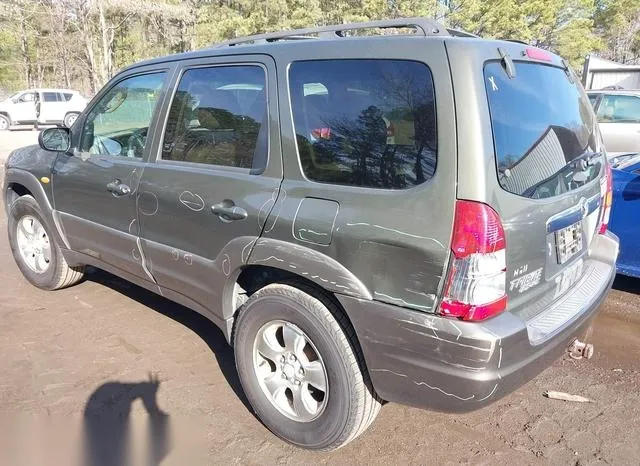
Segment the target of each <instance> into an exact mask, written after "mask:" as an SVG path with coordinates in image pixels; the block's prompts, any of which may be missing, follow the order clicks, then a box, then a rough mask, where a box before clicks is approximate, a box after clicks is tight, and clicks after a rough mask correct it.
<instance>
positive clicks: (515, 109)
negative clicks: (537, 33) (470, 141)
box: [484, 62, 602, 198]
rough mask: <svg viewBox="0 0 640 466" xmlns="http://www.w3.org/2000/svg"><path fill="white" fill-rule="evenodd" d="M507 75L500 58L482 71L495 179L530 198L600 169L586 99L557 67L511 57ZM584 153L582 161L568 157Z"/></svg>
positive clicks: (573, 184)
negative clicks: (512, 74)
mask: <svg viewBox="0 0 640 466" xmlns="http://www.w3.org/2000/svg"><path fill="white" fill-rule="evenodd" d="M514 65H515V70H516V73H515V77H514V78H512V79H510V78H509V76H508V75H507V73H506V72H505V70H504V68H503V67H502V65H501V63H500V62H489V63H487V64H486V65H485V69H484V77H485V86H486V90H487V96H488V101H489V110H490V113H491V124H492V127H493V140H494V147H495V155H496V165H497V168H498V179H499V181H500V185H501V186H502V187H503V188H504V189H505V190H507V191H509V192H512V193H514V194H518V195H521V196H525V197H530V198H547V197H552V196H557V195H560V194H563V193H565V192H568V191H572V190H574V189H579V188H580V187H581V186H583V185H585V184H587V183H589V182H590V181H592V180H593V179H595V178H597V177H598V175H599V173H600V166H601V163H602V156H601V155H598V154H596V156H595V157H587V158H585V155H586V154H589V153H595V152H597V151H598V150H599V149H598V147H597V143H596V141H597V133H596V126H595V116H594V114H593V110H592V108H591V104H590V103H589V99H588V98H587V96H586V95H585V93H584V91H583V90H582V88H581V87H580V85H579V84H578V79H577V78H576V77H575V75H574V76H573V81H574V82H571V80H570V79H569V77H568V76H567V74H566V73H565V71H564V70H563V69H562V68H558V67H554V66H548V65H542V64H539V63H528V62H515V63H514ZM578 158H584V159H585V162H584V163H571V162H572V161H573V160H574V159H578Z"/></svg>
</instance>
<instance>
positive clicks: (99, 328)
mask: <svg viewBox="0 0 640 466" xmlns="http://www.w3.org/2000/svg"><path fill="white" fill-rule="evenodd" d="M3 136H4V135H0V139H2V138H3ZM0 153H1V152H0ZM0 229H1V230H2V231H3V232H2V233H0V464H3V465H4V464H6V465H18V464H29V465H37V464H47V465H53V464H64V465H70V464H82V463H84V464H88V463H91V462H92V463H93V464H124V460H122V458H121V457H120V456H118V455H119V453H118V452H119V451H120V450H123V449H127V448H129V447H130V448H131V449H135V448H136V444H135V441H132V442H130V443H129V447H126V446H123V445H126V440H125V437H126V436H127V435H131V436H132V437H133V438H134V439H135V438H143V437H144V435H146V436H147V437H144V438H147V440H148V439H149V438H153V439H155V440H154V441H153V442H152V444H153V445H156V446H158V445H160V447H159V448H156V450H155V454H156V459H155V461H152V462H151V464H158V463H159V462H160V461H161V460H162V462H161V463H160V464H176V465H178V464H179V465H183V464H184V465H199V464H311V463H318V464H384V465H389V464H459V463H467V464H505V465H507V464H509V465H511V464H570V465H587V464H639V461H640V460H639V459H638V458H640V441H639V440H640V358H639V356H638V355H639V354H640V309H639V307H640V281H636V280H630V279H624V278H619V279H618V280H617V281H616V283H615V290H613V291H612V292H611V294H610V296H609V297H608V299H607V300H606V302H605V304H604V306H603V308H602V312H601V314H600V316H599V317H598V319H597V321H596V323H595V325H594V327H593V333H592V335H591V341H592V342H593V343H594V344H595V348H596V351H595V355H594V357H593V359H592V360H591V361H589V362H582V361H574V360H571V359H567V358H565V359H562V360H559V361H558V362H556V363H555V364H554V365H553V366H552V367H550V368H549V369H547V370H546V371H545V372H543V373H542V374H541V375H540V376H539V377H537V378H536V379H534V380H533V381H532V382H530V383H528V384H526V385H524V386H523V387H521V388H520V389H519V390H517V391H516V392H515V393H513V394H511V395H509V396H507V397H505V398H503V399H502V400H500V401H498V402H496V403H495V404H493V405H491V406H490V407H487V408H485V409H482V410H480V411H476V412H473V413H470V414H465V415H446V414H441V413H433V412H427V411H422V410H419V409H414V408H408V407H404V406H400V405H396V404H387V405H385V406H384V407H383V409H382V411H381V413H380V415H379V417H378V419H377V420H376V422H374V424H373V425H372V427H371V428H370V429H369V430H368V431H367V432H366V433H365V434H363V435H362V436H361V437H360V438H358V439H357V440H356V441H354V442H352V443H351V444H349V445H347V446H346V447H344V448H343V449H340V450H338V451H336V452H333V453H323V454H319V453H312V452H307V451H303V450H300V449H296V448H294V447H291V446H288V445H287V444H285V443H283V442H282V441H280V440H279V439H277V438H276V437H274V436H273V435H272V434H271V433H270V432H269V431H268V430H266V429H265V428H264V427H263V426H262V425H261V424H260V423H259V422H258V421H257V420H256V418H255V417H254V416H253V415H252V414H251V412H250V411H249V410H248V409H247V407H246V405H245V400H244V397H243V395H242V390H241V388H240V387H239V384H238V379H237V375H236V372H235V369H234V362H233V355H232V352H231V350H230V348H229V347H228V346H227V344H226V342H225V340H224V338H223V336H222V334H221V333H220V331H218V330H217V329H216V328H215V327H214V325H213V324H211V323H209V322H208V321H207V320H206V319H205V318H203V317H201V316H200V315H199V314H197V313H195V312H193V311H190V310H188V309H186V308H184V307H181V306H179V305H176V304H173V303H171V302H169V301H167V300H165V299H163V298H161V297H158V296H155V295H153V294H152V293H149V292H146V291H144V290H141V289H139V288H137V287H135V286H133V285H130V284H128V283H126V282H124V281H122V280H120V279H118V278H116V277H114V276H112V275H109V274H107V273H104V272H101V271H92V272H91V273H90V274H89V275H88V277H87V280H86V281H84V282H83V283H81V284H79V285H77V286H75V287H72V288H69V289H66V290H62V291H58V292H44V291H40V290H38V289H36V288H34V287H33V286H31V285H30V284H29V283H27V282H26V281H25V280H24V279H23V278H22V276H21V274H20V273H19V271H18V269H17V267H16V266H15V264H14V262H13V258H12V256H11V253H10V250H9V247H8V244H7V239H6V233H4V231H5V230H6V215H5V213H4V211H2V212H1V213H0ZM150 375H151V376H150ZM150 377H151V380H150ZM546 390H556V391H563V392H568V393H572V394H577V395H582V396H585V397H588V398H590V399H591V400H593V403H571V402H563V401H557V400H550V399H547V398H544V397H543V395H542V394H543V392H544V391H546ZM84 413H100V414H101V415H102V416H101V417H100V418H99V419H100V421H99V422H89V421H87V420H86V419H87V418H85V416H84ZM127 419H128V423H126V420H127ZM36 432H40V434H37V433H36ZM141 432H142V433H143V434H144V435H143V434H140V435H139V436H138V437H135V435H136V433H141ZM149 436H152V437H149ZM127 438H128V437H127ZM48 448H50V450H48ZM54 450H55V451H57V453H58V456H55V455H53V453H52V452H53V451H54ZM87 451H92V452H93V453H94V454H93V456H91V457H89V456H86V455H87V453H86V452H87ZM38 452H40V453H38ZM38 454H39V455H40V456H37V455H38ZM132 454H133V453H132ZM30 455H31V456H30ZM33 455H36V456H33ZM83 455H85V456H83ZM187 455H188V456H187ZM36 457H37V458H38V459H33V458H36ZM185 458H188V459H185Z"/></svg>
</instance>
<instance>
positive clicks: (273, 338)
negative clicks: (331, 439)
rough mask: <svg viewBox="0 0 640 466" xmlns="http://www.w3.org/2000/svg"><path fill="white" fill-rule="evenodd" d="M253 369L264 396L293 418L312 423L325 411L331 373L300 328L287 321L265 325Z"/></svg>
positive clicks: (257, 337)
mask: <svg viewBox="0 0 640 466" xmlns="http://www.w3.org/2000/svg"><path fill="white" fill-rule="evenodd" d="M253 368H254V371H255V374H256V377H257V378H258V382H259V384H260V388H261V389H262V391H263V393H264V395H265V396H266V397H267V399H268V400H269V401H270V402H271V404H272V405H273V406H274V407H275V408H276V409H277V410H278V411H280V412H281V413H282V414H284V415H285V416H286V417H288V418H289V419H293V420H294V421H298V422H310V421H313V420H314V419H316V418H317V417H318V416H320V415H321V414H322V412H323V411H324V409H325V407H326V405H327V399H328V395H329V390H328V389H329V387H328V378H327V370H326V367H325V364H324V361H323V360H322V356H321V355H320V353H319V352H318V350H317V349H316V346H315V345H314V344H313V342H312V341H311V339H310V338H309V337H308V336H307V334H306V333H304V332H303V331H302V330H301V329H300V328H299V327H298V326H296V325H294V324H292V323H290V322H285V321H283V320H274V321H272V322H269V323H267V324H265V325H263V326H262V328H261V329H260V330H259V331H258V333H257V335H256V339H255V342H254V345H253Z"/></svg>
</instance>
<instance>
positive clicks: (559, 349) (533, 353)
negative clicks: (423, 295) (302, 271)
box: [339, 233, 618, 412]
mask: <svg viewBox="0 0 640 466" xmlns="http://www.w3.org/2000/svg"><path fill="white" fill-rule="evenodd" d="M617 253H618V239H617V238H616V237H615V236H614V235H612V234H610V233H609V234H607V235H606V236H601V237H599V238H597V239H596V240H594V244H593V245H592V251H590V257H589V261H593V263H594V264H595V265H597V267H598V270H599V272H600V273H599V274H598V283H596V284H595V285H596V286H594V283H590V284H587V285H585V286H581V283H582V282H579V283H578V284H576V285H575V286H574V288H573V289H572V290H570V291H569V292H568V293H567V294H566V295H565V297H566V299H565V300H566V301H567V302H568V303H569V304H576V303H578V304H577V305H578V309H577V311H575V312H572V313H570V314H566V316H567V317H566V319H567V320H566V321H564V322H559V323H558V326H557V327H556V328H554V329H553V331H552V332H550V333H549V334H548V335H547V336H546V338H544V339H543V340H541V339H540V338H539V335H538V336H537V337H536V336H535V335H533V333H534V332H533V331H532V327H531V325H529V324H530V323H528V322H525V321H523V320H521V319H520V318H519V317H517V316H515V315H513V314H511V313H509V312H505V313H503V314H501V315H499V316H497V317H495V318H493V319H489V320H487V321H485V322H481V323H470V322H462V321H458V320H453V319H447V318H442V317H438V316H434V315H429V314H424V313H420V312H416V311H412V310H408V309H405V308H400V307H396V306H390V305H387V304H383V303H379V302H375V301H367V300H361V299H357V298H352V297H346V296H340V297H339V299H340V301H341V303H342V305H343V306H344V308H345V310H346V311H347V314H348V315H349V318H350V319H351V322H352V323H353V325H354V328H355V331H356V334H357V335H358V338H359V341H360V344H361V346H362V350H363V353H364V357H365V361H366V363H367V368H368V370H369V374H370V376H371V380H372V383H373V386H374V388H375V390H376V391H377V393H378V395H380V397H381V398H383V399H385V400H387V401H394V402H398V403H402V404H408V405H413V406H418V407H421V408H428V409H433V410H437V411H447V412H464V411H471V410H474V409H478V408H481V407H483V406H485V405H487V404H490V403H492V402H494V401H496V400H498V399H499V398H501V397H502V396H504V395H506V394H508V393H510V392H511V391H513V390H515V389H516V388H517V387H519V386H521V385H522V384H524V383H526V382H527V381H529V380H531V379H532V378H533V377H535V376H536V375H537V374H538V373H540V372H541V371H542V370H543V369H545V368H546V367H547V366H549V365H550V364H551V363H552V362H553V361H554V360H556V359H557V358H558V357H560V356H561V355H562V354H563V352H564V351H565V350H566V348H567V346H568V345H569V344H570V343H571V341H572V340H573V339H574V338H576V337H578V336H579V335H581V334H582V333H583V332H585V331H586V330H587V329H588V328H589V327H590V325H591V321H592V319H593V317H594V316H595V315H596V313H597V311H598V309H599V307H600V305H601V303H602V301H603V300H604V299H605V297H606V295H607V292H608V291H609V289H610V288H611V285H612V283H613V280H614V278H615V273H616V270H615V259H616V257H617ZM589 287H591V288H589ZM556 307H557V303H556ZM549 311H550V312H549V316H550V318H552V319H553V318H554V316H556V308H554V307H551V308H550V309H549ZM536 338H537V339H536ZM532 339H533V340H534V343H532Z"/></svg>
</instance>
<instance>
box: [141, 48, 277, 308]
mask: <svg viewBox="0 0 640 466" xmlns="http://www.w3.org/2000/svg"><path fill="white" fill-rule="evenodd" d="M276 105H277V95H276V88H275V67H274V63H273V61H272V59H271V58H270V57H265V56H240V57H221V58H210V59H198V60H193V61H187V62H184V63H182V68H181V70H180V72H179V73H178V78H177V79H176V82H175V84H174V91H173V97H172V99H171V100H170V102H167V107H166V109H165V110H164V111H163V113H166V114H167V119H166V122H165V124H164V131H163V134H162V135H161V145H160V147H159V150H158V154H157V160H155V162H154V163H149V165H148V166H147V168H145V171H144V173H143V176H142V179H141V180H140V186H139V188H138V189H139V196H140V197H141V198H142V199H145V200H146V199H154V200H155V201H156V202H157V204H154V205H155V206H156V208H154V211H153V215H142V216H141V217H140V228H141V229H140V237H141V243H142V249H143V252H144V257H145V261H146V264H147V267H148V268H149V270H150V271H151V273H152V274H153V276H154V278H155V279H156V280H157V283H158V284H159V285H160V286H162V287H164V288H168V289H170V290H173V291H174V292H178V293H180V294H182V295H184V296H187V297H188V298H190V299H191V300H192V301H195V302H196V303H197V304H199V305H200V306H202V307H204V308H205V309H209V310H211V309H216V310H218V309H219V308H220V298H221V296H220V295H221V290H220V285H221V283H222V282H224V281H225V280H226V278H227V277H229V276H231V274H232V273H233V271H234V270H236V269H237V267H238V266H239V265H240V264H242V263H245V262H246V260H247V258H248V255H249V253H250V252H251V247H252V246H253V244H254V243H255V241H256V240H257V238H258V237H259V235H260V233H261V231H262V229H263V227H264V224H265V222H266V220H267V216H268V214H269V212H270V210H271V208H273V206H274V203H275V201H276V198H277V195H278V190H279V186H280V183H281V181H282V160H281V154H280V142H279V132H278V125H277V107H276ZM213 317H214V318H215V315H214V316H213Z"/></svg>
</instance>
